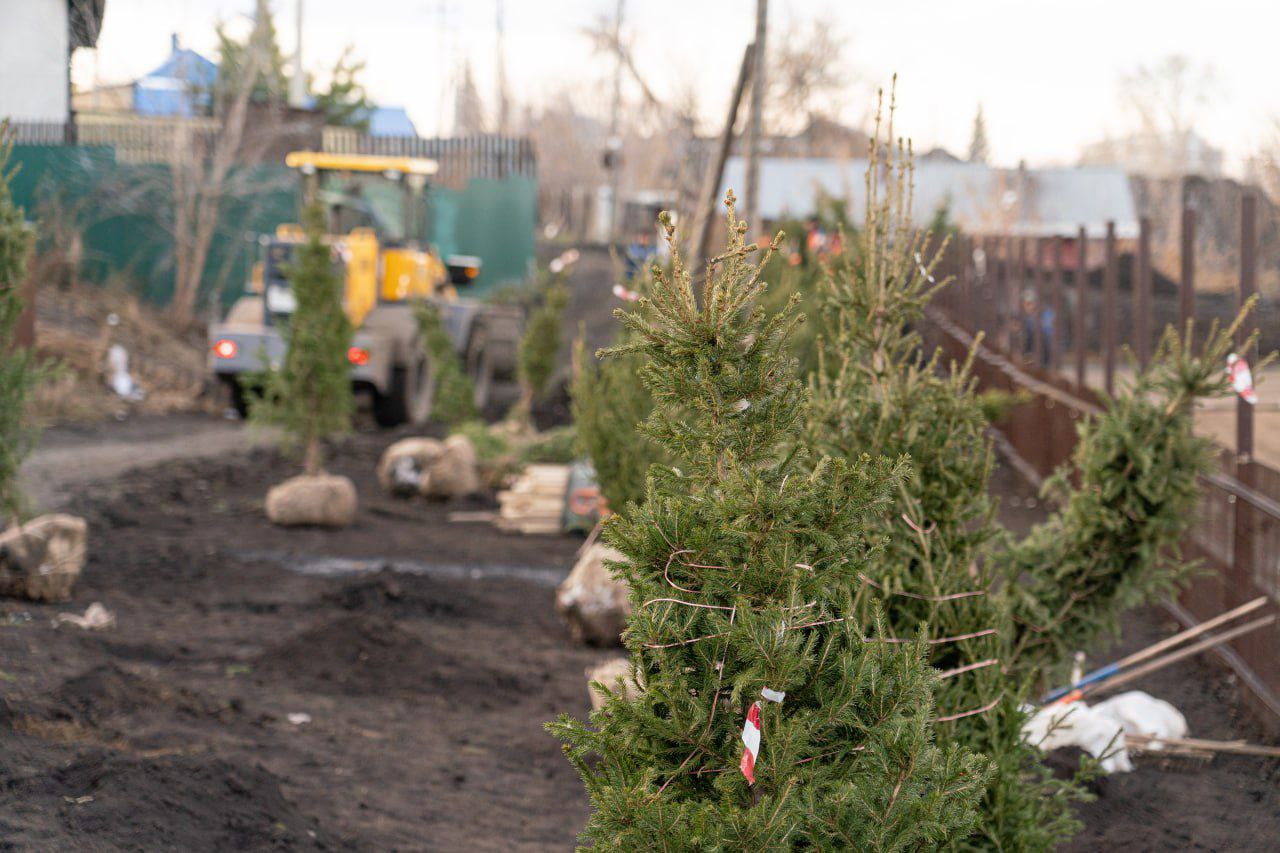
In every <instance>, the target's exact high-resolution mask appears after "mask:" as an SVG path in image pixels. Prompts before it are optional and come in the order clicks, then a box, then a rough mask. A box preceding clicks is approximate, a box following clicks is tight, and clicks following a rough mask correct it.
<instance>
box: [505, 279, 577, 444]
mask: <svg viewBox="0 0 1280 853" xmlns="http://www.w3.org/2000/svg"><path fill="white" fill-rule="evenodd" d="M567 307H569V290H568V288H567V287H565V285H564V282H563V281H562V280H561V276H560V275H559V274H552V278H551V279H550V281H549V282H548V284H547V286H546V289H545V290H544V292H543V295H542V304H540V305H539V306H538V307H537V308H536V309H534V312H533V314H532V316H530V317H529V325H528V326H527V327H526V328H525V331H524V336H523V337H521V338H520V348H519V350H518V351H517V353H516V365H517V372H518V374H519V377H520V402H519V403H518V404H517V405H518V408H517V410H516V412H517V414H518V415H519V416H520V417H522V418H525V419H527V418H529V417H530V416H531V413H532V410H533V404H534V402H535V401H537V400H540V399H542V398H543V397H545V396H546V394H547V390H548V386H549V385H550V383H551V375H552V374H553V373H554V372H555V369H556V356H557V355H558V354H559V352H560V331H561V327H562V326H563V325H564V312H565V309H566V308H567Z"/></svg>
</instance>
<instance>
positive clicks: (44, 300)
mask: <svg viewBox="0 0 1280 853" xmlns="http://www.w3.org/2000/svg"><path fill="white" fill-rule="evenodd" d="M112 314H114V315H115V316H116V317H117V318H119V322H118V324H117V325H114V326H112V325H110V324H109V323H108V317H109V316H110V315H112ZM115 343H118V344H121V345H122V346H124V348H125V349H126V350H128V352H129V372H130V373H131V374H132V376H133V378H134V381H135V382H136V383H137V384H138V385H139V386H140V387H141V388H142V390H143V391H144V392H146V397H145V399H143V400H142V401H139V402H128V401H125V400H122V399H120V398H119V397H118V396H116V394H115V393H114V392H113V391H112V390H111V389H110V388H109V387H108V386H107V374H106V358H107V350H108V348H109V347H110V346H111V345H112V344H115ZM36 352H37V355H38V356H39V358H40V360H41V361H42V362H44V363H45V364H46V365H48V366H50V367H52V368H53V373H52V378H51V379H50V380H49V381H46V382H45V383H43V384H42V385H41V386H40V387H39V388H37V389H36V393H35V397H34V401H33V411H34V414H35V416H36V417H37V418H39V419H40V420H41V421H44V422H51V421H64V422H65V421H94V420H100V419H102V418H107V417H113V416H118V415H120V414H121V413H124V414H166V413H169V412H175V411H193V410H199V409H203V408H209V407H212V406H214V402H213V400H212V399H211V396H210V395H209V394H208V393H207V391H208V387H209V374H208V370H207V368H206V365H205V355H204V340H203V337H202V336H200V335H198V334H192V333H189V332H184V331H182V330H177V329H175V328H174V326H173V324H172V322H170V321H169V320H168V318H166V317H165V316H164V314H162V313H161V312H160V311H158V310H157V309H155V308H153V307H151V306H150V305H147V304H145V303H144V302H142V301H141V300H140V299H139V298H138V297H137V296H136V295H134V294H133V293H131V292H129V291H128V290H127V289H125V288H124V287H122V286H119V285H116V286H106V287H96V286H93V285H87V284H75V285H71V286H69V287H58V286H47V287H42V288H40V290H39V292H38V295H37V298H36Z"/></svg>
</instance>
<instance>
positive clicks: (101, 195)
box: [12, 145, 537, 308]
mask: <svg viewBox="0 0 1280 853" xmlns="http://www.w3.org/2000/svg"><path fill="white" fill-rule="evenodd" d="M12 165H14V166H16V167H17V168H18V171H17V174H16V175H15V177H14V181H13V192H14V197H15V199H16V201H17V203H18V204H19V205H21V206H23V207H24V208H26V214H27V218H29V219H32V220H35V221H37V222H38V223H41V222H42V224H41V227H40V232H41V240H42V242H43V244H44V245H45V246H49V245H50V244H51V242H53V241H57V240H60V239H65V238H66V237H67V236H68V235H70V234H72V233H75V232H79V233H80V235H81V239H82V249H83V253H82V258H83V262H82V266H81V270H80V274H81V275H82V276H83V277H84V278H86V279H88V280H90V281H96V282H105V281H107V280H109V279H111V278H122V279H124V280H125V281H126V282H127V283H128V284H129V285H130V286H131V287H133V288H134V289H135V290H136V291H137V292H138V293H140V294H142V295H143V296H144V297H145V298H147V299H148V300H150V301H152V302H154V303H156V304H158V305H165V304H167V303H168V301H169V299H170V297H171V296H172V294H173V281H174V234H175V231H176V229H175V227H174V221H175V207H176V205H175V203H174V199H175V193H174V189H173V176H172V173H171V171H170V169H169V167H168V166H166V165H162V164H136V163H121V162H118V161H117V160H116V157H115V150H114V149H113V148H111V147H109V146H38V145H19V146H15V147H14V150H13V160H12ZM296 186H297V184H296V174H295V173H294V172H293V171H292V170H289V169H287V168H285V167H284V166H252V167H250V166H246V167H240V168H238V169H235V170H233V171H232V172H231V174H230V175H229V176H228V178H227V181H226V182H225V184H224V187H225V189H224V197H223V200H222V202H221V206H220V215H219V218H218V223H217V227H216V229H215V232H214V237H213V240H212V244H211V249H210V254H209V259H208V262H207V264H206V265H205V271H204V278H203V281H202V286H201V301H200V304H201V305H202V306H208V305H211V304H213V303H218V304H219V305H220V307H221V308H225V307H227V306H228V305H230V303H231V302H233V301H234V300H235V298H236V296H238V295H239V293H240V292H241V291H242V290H243V287H244V283H245V282H246V281H247V280H248V277H249V274H250V271H251V267H252V264H253V261H254V260H255V259H256V240H257V236H258V235H259V234H269V233H271V232H273V231H274V230H275V227H276V225H277V224H279V223H281V222H290V221H295V220H296V219H297V196H296ZM429 211H430V213H429V227H430V234H431V241H432V243H433V244H434V245H435V246H437V247H438V249H439V251H440V252H441V254H443V255H449V254H465V255H476V256H478V257H479V258H481V260H482V261H483V262H484V266H483V272H482V274H481V277H480V279H479V280H478V281H477V282H476V284H475V285H474V286H473V288H471V290H470V293H472V294H474V295H476V296H482V295H484V294H486V293H489V292H491V291H493V290H494V289H496V288H499V287H502V286H505V285H509V284H513V283H520V282H524V281H526V280H528V279H529V278H530V276H529V273H530V268H531V265H532V263H533V257H534V245H533V243H534V227H535V224H536V220H537V184H536V181H535V180H534V179H533V178H529V177H523V176H512V177H507V178H502V179H490V178H484V179H473V180H471V181H470V182H469V183H468V184H467V186H466V187H465V188H462V189H452V188H445V187H439V188H433V189H432V190H431V192H430V196H429Z"/></svg>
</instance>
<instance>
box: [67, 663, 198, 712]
mask: <svg viewBox="0 0 1280 853" xmlns="http://www.w3.org/2000/svg"><path fill="white" fill-rule="evenodd" d="M54 702H55V704H54V706H53V709H52V710H53V712H54V713H55V714H57V715H58V716H62V717H66V718H69V719H73V720H77V721H79V722H84V723H92V724H96V723H100V722H102V721H103V720H106V719H109V718H111V717H115V716H119V715H124V714H133V713H137V712H139V711H152V710H161V711H171V712H176V713H179V714H184V715H189V716H204V715H207V714H216V713H217V712H218V710H219V709H218V707H217V706H216V705H215V704H214V703H213V702H211V701H209V700H208V699H207V698H206V697H204V696H201V695H199V694H198V693H194V692H192V691H190V690H184V689H181V688H173V687H170V686H169V685H167V684H164V683H163V682H161V681H158V680H157V679H154V678H151V677H148V676H143V675H137V674H135V673H132V672H129V671H127V670H124V669H121V668H120V667H118V666H116V665H115V664H106V665H103V666H98V667H94V668H93V669H91V670H89V671H88V672H85V673H82V674H80V675H77V676H75V677H74V678H69V679H67V680H66V681H64V682H63V683H62V686H61V687H60V688H59V689H58V691H57V693H56V694H55V696H54Z"/></svg>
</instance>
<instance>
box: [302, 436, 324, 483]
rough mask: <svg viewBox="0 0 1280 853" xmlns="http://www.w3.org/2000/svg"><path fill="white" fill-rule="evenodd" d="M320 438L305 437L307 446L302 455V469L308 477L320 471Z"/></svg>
mask: <svg viewBox="0 0 1280 853" xmlns="http://www.w3.org/2000/svg"><path fill="white" fill-rule="evenodd" d="M322 461H323V460H322V458H321V454H320V439H318V438H309V439H307V448H306V451H305V452H304V454H303V457H302V471H303V473H304V474H306V475H307V476H308V477H314V476H316V475H317V474H319V473H320V471H321V462H322Z"/></svg>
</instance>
